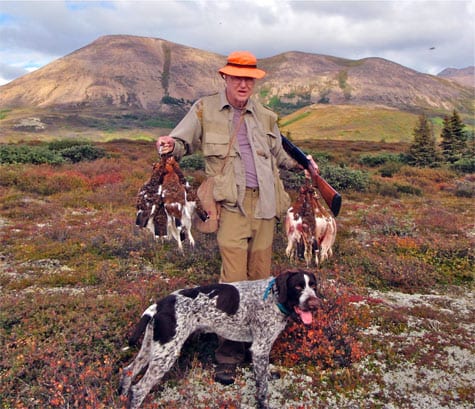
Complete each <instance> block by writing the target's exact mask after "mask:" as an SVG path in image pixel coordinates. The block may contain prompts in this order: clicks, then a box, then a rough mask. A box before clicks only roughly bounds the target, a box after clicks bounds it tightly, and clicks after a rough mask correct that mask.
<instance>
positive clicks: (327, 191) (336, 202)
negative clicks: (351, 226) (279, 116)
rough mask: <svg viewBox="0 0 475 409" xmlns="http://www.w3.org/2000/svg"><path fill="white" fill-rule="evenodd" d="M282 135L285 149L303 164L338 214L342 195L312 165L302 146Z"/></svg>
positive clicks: (329, 204)
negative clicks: (299, 146)
mask: <svg viewBox="0 0 475 409" xmlns="http://www.w3.org/2000/svg"><path fill="white" fill-rule="evenodd" d="M280 136H281V138H282V146H283V148H284V150H285V151H286V152H287V153H288V154H289V156H291V157H292V158H293V159H294V160H295V161H297V163H298V164H300V165H301V166H303V168H304V169H306V170H307V171H308V172H309V173H310V176H311V178H312V182H313V184H314V185H315V187H316V188H317V189H318V190H319V191H320V193H321V195H322V197H323V200H325V203H326V204H327V205H328V207H329V208H330V210H331V211H332V213H333V215H334V216H335V217H336V216H338V213H340V208H341V195H340V194H339V193H338V192H337V191H336V190H335V189H333V187H332V186H331V185H330V184H329V183H328V182H327V181H326V180H325V179H323V178H322V177H321V176H320V175H319V174H318V172H317V170H316V169H314V167H313V166H311V164H310V160H309V159H308V158H307V155H305V153H304V152H303V151H302V150H301V149H300V148H298V147H297V146H295V145H294V144H293V143H292V142H290V141H289V140H288V139H287V138H286V137H285V136H284V135H282V134H281V135H280Z"/></svg>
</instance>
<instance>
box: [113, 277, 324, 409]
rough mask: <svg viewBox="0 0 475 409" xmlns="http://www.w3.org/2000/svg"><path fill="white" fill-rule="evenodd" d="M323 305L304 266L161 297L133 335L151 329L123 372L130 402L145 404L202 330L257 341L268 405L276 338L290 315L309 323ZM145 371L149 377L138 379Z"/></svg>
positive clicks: (260, 399)
mask: <svg viewBox="0 0 475 409" xmlns="http://www.w3.org/2000/svg"><path fill="white" fill-rule="evenodd" d="M318 305H319V299H318V298H317V289H316V280H315V276H314V275H313V274H311V273H308V272H305V271H301V270H298V271H287V272H285V273H283V274H281V275H279V276H278V277H276V278H273V277H271V278H269V279H264V280H257V281H241V282H236V283H230V284H215V285H208V286H203V287H196V288H191V289H185V290H179V291H176V292H174V293H172V294H171V295H169V296H167V297H165V298H163V299H161V300H160V301H157V303H155V304H153V305H151V306H150V307H149V308H148V309H147V310H146V311H145V312H144V313H143V314H142V318H141V320H140V322H139V324H138V325H137V327H136V329H135V332H134V334H133V335H132V337H131V339H130V341H129V343H131V344H134V343H136V342H137V341H138V339H139V337H140V336H141V334H142V333H143V332H144V331H145V335H144V338H143V341H142V347H141V349H140V351H139V353H138V355H137V357H136V358H135V360H134V361H133V362H132V363H131V364H130V365H128V366H127V367H125V368H124V369H123V372H122V379H121V382H120V390H121V392H122V394H124V395H128V398H129V399H128V408H131V409H136V408H138V407H139V406H140V405H141V403H142V401H143V400H144V399H145V397H146V395H147V394H148V393H149V391H150V389H151V388H152V387H153V386H154V385H155V384H157V383H158V382H159V381H160V380H161V379H162V377H163V376H164V375H165V373H166V372H167V371H168V370H169V369H170V368H171V367H172V365H173V364H174V362H175V361H176V359H177V358H178V356H179V355H180V350H181V348H182V346H183V344H184V342H185V341H186V339H187V338H188V337H189V336H190V335H191V334H192V333H193V332H195V331H198V330H199V331H205V332H214V333H216V334H218V335H219V336H221V337H224V338H226V339H230V340H234V341H242V342H250V343H251V348H250V350H251V352H252V363H253V368H254V375H255V378H256V385H257V403H258V407H259V408H268V404H267V381H268V365H269V354H270V351H271V348H272V344H273V343H274V341H275V340H276V339H277V337H278V335H279V334H280V332H281V331H282V330H283V329H284V328H285V326H286V324H287V320H288V318H289V317H292V318H294V319H299V317H300V319H301V321H304V322H306V323H308V320H309V317H310V319H311V313H310V312H311V311H312V310H315V309H316V308H317V307H318ZM303 317H305V318H303ZM143 371H145V373H144V375H143V377H142V378H141V379H140V380H139V381H138V382H137V383H135V384H134V385H132V382H133V381H134V378H135V377H136V376H137V375H138V374H139V373H141V372H143Z"/></svg>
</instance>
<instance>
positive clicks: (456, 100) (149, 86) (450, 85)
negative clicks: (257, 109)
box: [0, 35, 475, 118]
mask: <svg viewBox="0 0 475 409" xmlns="http://www.w3.org/2000/svg"><path fill="white" fill-rule="evenodd" d="M225 63H226V57H225V56H222V55H219V54H216V53H212V52H208V51H203V50H200V49H197V48H192V47H187V46H184V45H181V44H177V43H173V42H170V41H167V40H164V39H160V38H151V37H137V36H129V35H108V36H103V37H99V38H98V39H96V40H95V41H93V42H92V43H90V44H88V45H86V46H84V47H82V48H79V49H77V50H75V51H73V52H72V53H70V54H67V55H65V56H64V57H61V58H59V59H57V60H55V61H53V62H51V63H50V64H48V65H46V66H44V67H42V68H40V69H38V70H37V71H34V72H32V73H30V74H27V75H25V76H23V77H20V78H18V79H16V80H14V81H12V82H10V83H8V84H5V85H3V86H1V87H0V108H2V109H7V108H19V107H36V108H53V109H82V108H92V109H93V110H107V109H112V110H114V109H126V110H131V111H145V112H147V113H153V114H158V115H162V116H170V117H173V118H177V117H180V116H181V115H183V113H184V112H186V110H187V109H188V108H189V106H190V105H191V104H192V103H193V102H194V101H195V100H196V99H197V98H199V97H201V96H203V95H207V94H210V93H213V92H216V91H218V90H219V89H220V88H221V86H222V84H221V82H222V81H221V79H220V77H219V75H218V74H217V70H218V69H219V68H220V67H221V66H222V65H224V64H225ZM259 66H260V67H262V68H263V69H264V70H266V71H267V76H266V77H265V78H264V79H263V80H261V81H259V82H258V84H257V87H256V95H257V97H258V98H259V99H261V101H262V102H264V103H266V104H269V105H271V106H272V107H273V108H276V110H277V111H279V110H280V111H281V112H283V113H288V112H292V111H293V110H296V109H298V108H300V107H302V106H305V105H310V104H313V103H327V104H357V105H365V104H381V105H386V106H389V107H393V108H397V109H401V110H407V111H413V112H414V111H436V112H441V111H446V112H448V111H451V110H453V109H456V110H458V111H460V112H473V107H474V102H473V101H474V92H475V88H473V87H470V86H464V85H462V84H460V83H458V82H456V81H454V80H453V79H448V78H444V77H437V76H432V75H429V74H422V73H419V72H417V71H415V70H412V69H410V68H407V67H404V66H402V65H399V64H397V63H394V62H392V61H389V60H385V59H382V58H374V57H369V58H364V59H361V60H349V59H344V58H339V57H334V56H326V55H320V54H310V53H304V52H299V51H289V52H286V53H281V54H278V55H276V56H272V57H269V58H263V59H261V60H260V61H259ZM451 76H452V77H453V72H452V74H451ZM447 77H450V75H447ZM285 109H287V112H285Z"/></svg>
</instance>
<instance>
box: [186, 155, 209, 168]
mask: <svg viewBox="0 0 475 409" xmlns="http://www.w3.org/2000/svg"><path fill="white" fill-rule="evenodd" d="M180 167H181V168H182V169H187V170H204V169H205V161H204V158H203V155H201V154H199V153H195V154H193V155H189V156H185V157H184V158H182V159H181V161H180Z"/></svg>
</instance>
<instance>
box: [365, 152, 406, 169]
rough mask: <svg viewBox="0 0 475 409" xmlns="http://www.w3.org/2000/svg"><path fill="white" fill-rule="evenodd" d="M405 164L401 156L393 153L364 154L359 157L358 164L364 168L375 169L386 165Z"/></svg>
mask: <svg viewBox="0 0 475 409" xmlns="http://www.w3.org/2000/svg"><path fill="white" fill-rule="evenodd" d="M389 162H390V163H398V162H400V163H405V158H404V156H403V155H402V154H395V153H380V154H376V155H370V154H365V155H361V156H360V160H359V163H360V164H361V165H364V166H369V167H371V168H375V167H377V166H381V165H384V164H386V163H389Z"/></svg>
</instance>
